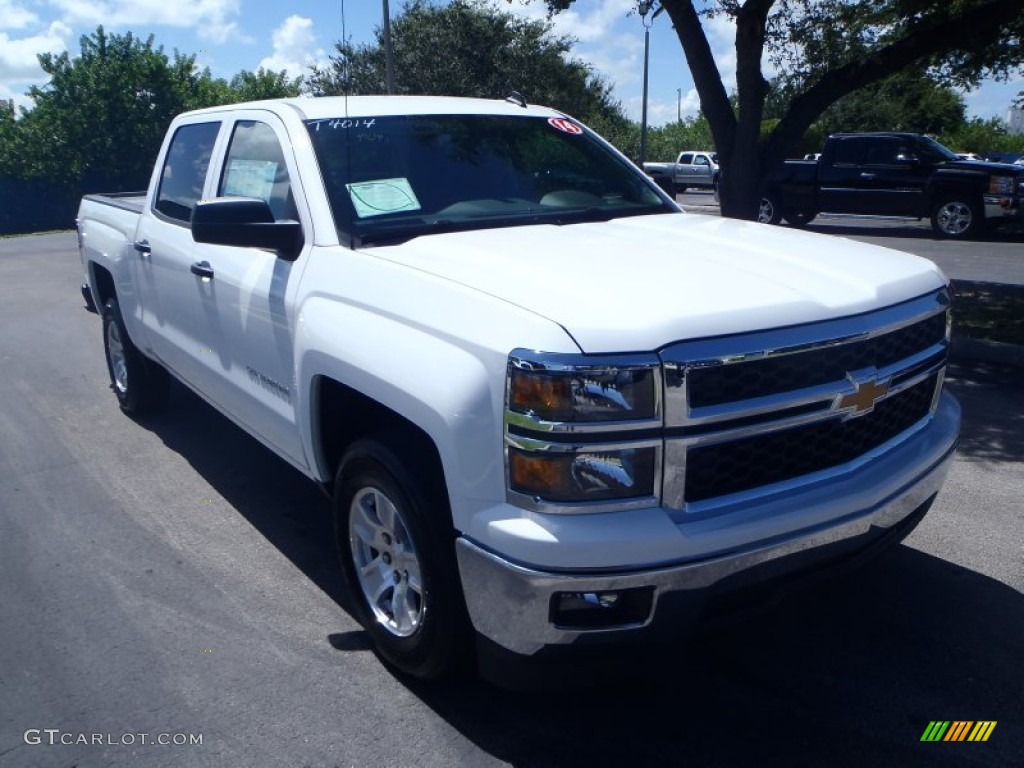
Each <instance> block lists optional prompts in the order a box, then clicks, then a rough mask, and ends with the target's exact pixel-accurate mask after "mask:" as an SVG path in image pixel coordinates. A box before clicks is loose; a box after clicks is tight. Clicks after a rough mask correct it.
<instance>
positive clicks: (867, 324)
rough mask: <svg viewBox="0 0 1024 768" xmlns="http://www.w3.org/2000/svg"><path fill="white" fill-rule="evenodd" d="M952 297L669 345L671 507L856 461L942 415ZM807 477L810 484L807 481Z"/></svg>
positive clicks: (720, 499)
mask: <svg viewBox="0 0 1024 768" xmlns="http://www.w3.org/2000/svg"><path fill="white" fill-rule="evenodd" d="M949 305H950V300H949V295H948V293H947V292H946V291H945V290H942V291H938V292H936V293H934V294H929V295H927V296H923V297H921V298H919V299H915V300H913V301H910V302H906V303H904V304H900V305H897V306H895V307H889V308H887V309H884V310H881V311H878V312H873V313H869V314H864V315H858V316H855V317H849V318H843V319H840V320H835V321H828V322H824V323H818V324H813V325H807V326H797V327H793V328H786V329H779V330H776V331H765V332H759V333H754V334H748V335H742V336H730V337H722V338H719V339H707V340H702V341H698V342H684V343H680V344H676V345H672V346H670V347H668V348H666V349H664V350H662V353H661V357H662V361H663V363H664V372H665V426H666V435H665V437H666V439H665V460H666V466H665V468H664V474H663V478H664V479H663V489H662V503H663V504H664V506H666V507H668V508H673V509H678V510H683V511H685V512H702V513H703V512H708V511H709V510H711V511H713V508H714V507H715V506H716V505H724V504H727V503H729V502H728V499H727V497H730V496H732V495H733V494H737V493H742V492H744V491H751V490H752V489H755V488H759V487H763V486H766V485H773V484H777V483H784V482H791V483H793V484H794V485H799V484H800V483H801V482H808V481H809V480H810V478H811V476H815V477H816V476H817V473H820V472H822V471H826V470H829V471H834V472H837V473H842V472H844V471H847V472H848V471H852V468H853V467H854V466H856V465H857V463H858V462H857V460H858V459H860V457H862V456H864V455H865V454H868V453H870V452H871V451H873V450H876V449H877V448H878V447H879V446H881V445H883V444H885V443H887V442H889V441H891V440H893V439H895V438H898V437H899V436H900V435H901V434H904V433H908V431H909V430H911V429H912V428H913V427H914V425H915V424H918V423H920V422H922V420H923V419H925V418H927V417H928V416H929V415H930V414H931V412H932V411H933V410H934V407H935V404H936V402H937V398H938V393H939V391H940V389H941V386H942V379H943V375H944V371H945V365H946V353H947V347H948V313H949ZM804 478H807V479H804Z"/></svg>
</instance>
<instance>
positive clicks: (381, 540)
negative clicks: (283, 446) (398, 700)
mask: <svg viewBox="0 0 1024 768" xmlns="http://www.w3.org/2000/svg"><path fill="white" fill-rule="evenodd" d="M404 442H406V441H402V440H398V441H395V440H391V441H386V442H385V441H380V440H373V439H368V440H360V441H358V442H356V443H355V444H353V445H352V446H351V447H350V448H349V450H348V451H347V452H346V453H345V456H344V458H343V459H342V461H341V464H340V466H339V468H338V474H337V477H336V478H335V493H334V518H335V538H336V541H337V545H338V551H339V554H340V556H341V565H342V573H343V576H344V578H345V581H346V584H347V586H348V591H349V594H350V595H351V596H352V603H353V612H354V614H355V617H356V619H358V621H359V623H360V624H362V625H363V627H365V628H366V631H367V632H368V633H369V635H370V637H371V639H372V640H373V643H374V646H375V648H376V650H377V652H378V653H379V654H380V655H381V656H382V657H383V658H384V660H385V661H386V662H388V663H389V664H391V665H392V666H393V667H395V668H397V669H398V670H399V671H401V672H404V673H406V674H408V675H411V676H413V677H417V678H420V679H424V680H429V679H435V678H438V677H441V676H443V675H445V674H447V673H449V672H450V671H452V670H453V669H454V668H455V667H456V665H458V664H459V663H460V662H461V661H462V658H460V657H461V656H463V651H464V649H465V647H466V638H467V636H468V619H467V618H466V614H465V607H464V604H463V601H462V591H461V588H460V582H459V578H458V570H457V567H456V564H455V552H454V546H453V544H454V532H453V530H452V527H451V522H450V513H449V511H448V505H447V502H446V500H445V499H444V498H442V495H443V491H441V490H440V489H439V488H438V487H436V486H437V485H438V484H437V483H435V484H434V486H435V487H434V488H433V489H432V488H431V483H430V482H429V481H428V480H429V479H428V478H424V477H421V476H420V475H418V474H417V473H416V471H415V470H414V468H415V467H417V466H422V463H423V462H422V457H419V460H418V461H416V460H415V457H412V456H410V457H407V458H404V457H403V456H402V454H401V453H400V452H398V451H397V450H394V449H392V447H391V445H402V444H403V443H404Z"/></svg>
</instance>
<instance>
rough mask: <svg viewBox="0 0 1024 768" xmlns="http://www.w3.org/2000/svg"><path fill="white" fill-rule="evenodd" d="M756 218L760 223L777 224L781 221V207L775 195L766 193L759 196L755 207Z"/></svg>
mask: <svg viewBox="0 0 1024 768" xmlns="http://www.w3.org/2000/svg"><path fill="white" fill-rule="evenodd" d="M757 220H758V221H759V222H760V223H761V224H778V223H779V222H780V221H782V207H781V206H780V205H779V201H778V199H777V198H776V197H775V195H772V194H767V195H765V196H764V197H762V198H761V205H760V206H759V207H758V209H757Z"/></svg>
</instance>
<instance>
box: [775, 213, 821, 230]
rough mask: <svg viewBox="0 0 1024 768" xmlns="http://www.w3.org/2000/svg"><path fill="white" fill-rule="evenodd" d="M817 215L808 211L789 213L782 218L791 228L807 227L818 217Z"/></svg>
mask: <svg viewBox="0 0 1024 768" xmlns="http://www.w3.org/2000/svg"><path fill="white" fill-rule="evenodd" d="M817 215H818V214H816V213H808V212H807V211H787V212H786V213H784V214H783V215H782V218H783V219H785V220H786V223H787V224H789V225H790V226H791V227H806V226H807V225H808V224H810V223H811V222H812V221H814V219H815V218H816V217H817Z"/></svg>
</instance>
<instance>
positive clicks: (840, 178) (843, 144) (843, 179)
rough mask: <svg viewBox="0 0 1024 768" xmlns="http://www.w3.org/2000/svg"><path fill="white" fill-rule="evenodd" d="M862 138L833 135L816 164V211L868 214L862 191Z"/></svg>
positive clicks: (863, 141)
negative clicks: (817, 209)
mask: <svg viewBox="0 0 1024 768" xmlns="http://www.w3.org/2000/svg"><path fill="white" fill-rule="evenodd" d="M865 149H866V142H865V137H862V136H834V137H832V138H831V139H829V143H828V144H827V145H826V147H825V155H824V157H822V159H821V161H820V162H819V163H818V184H819V189H818V200H819V203H820V205H819V210H822V211H833V212H835V213H867V212H868V211H867V205H866V201H865V199H864V196H863V194H862V190H861V178H860V174H861V164H862V163H863V160H864V151H865Z"/></svg>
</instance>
